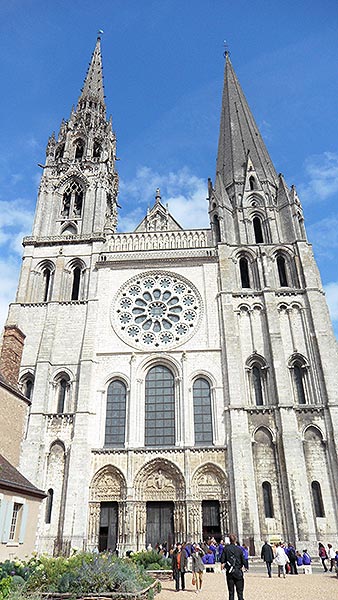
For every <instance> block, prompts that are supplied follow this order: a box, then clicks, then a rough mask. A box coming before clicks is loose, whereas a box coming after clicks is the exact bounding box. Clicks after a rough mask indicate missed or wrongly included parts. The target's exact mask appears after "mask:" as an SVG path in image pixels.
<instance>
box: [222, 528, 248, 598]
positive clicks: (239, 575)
mask: <svg viewBox="0 0 338 600" xmlns="http://www.w3.org/2000/svg"><path fill="white" fill-rule="evenodd" d="M229 539H230V544H227V545H226V546H225V547H224V550H223V552H222V556H221V565H222V569H225V571H226V578H227V586H228V590H229V600H234V598H235V588H236V592H237V598H238V600H243V590H244V575H243V567H244V566H245V563H244V556H243V552H242V550H241V548H240V547H239V546H236V541H237V538H236V536H235V534H234V533H230V535H229Z"/></svg>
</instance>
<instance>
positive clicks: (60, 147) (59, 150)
mask: <svg viewBox="0 0 338 600" xmlns="http://www.w3.org/2000/svg"><path fill="white" fill-rule="evenodd" d="M64 151H65V144H58V145H57V147H56V150H55V160H58V159H59V158H63V153H64Z"/></svg>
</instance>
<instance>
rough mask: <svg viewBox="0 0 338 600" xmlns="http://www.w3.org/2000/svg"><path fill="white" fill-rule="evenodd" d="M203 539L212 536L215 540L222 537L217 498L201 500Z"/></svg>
mask: <svg viewBox="0 0 338 600" xmlns="http://www.w3.org/2000/svg"><path fill="white" fill-rule="evenodd" d="M202 528H203V540H207V539H208V538H210V537H214V538H215V540H216V541H217V542H219V541H220V540H221V538H222V532H221V522H220V517H219V502H218V500H203V502H202Z"/></svg>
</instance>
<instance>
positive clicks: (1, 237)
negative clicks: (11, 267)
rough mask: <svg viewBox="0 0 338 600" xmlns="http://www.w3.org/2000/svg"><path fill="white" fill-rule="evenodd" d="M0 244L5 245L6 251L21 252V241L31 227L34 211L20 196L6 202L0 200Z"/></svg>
mask: <svg viewBox="0 0 338 600" xmlns="http://www.w3.org/2000/svg"><path fill="white" fill-rule="evenodd" d="M0 214H1V221H0V246H4V245H5V246H6V252H7V253H8V252H15V253H18V254H21V252H22V246H21V241H22V238H23V236H24V235H28V234H29V233H30V231H31V229H32V222H33V215H34V213H33V212H32V211H31V210H30V208H29V207H28V206H27V203H26V202H25V201H24V200H22V199H21V198H18V199H16V200H15V201H11V202H8V201H6V200H1V201H0Z"/></svg>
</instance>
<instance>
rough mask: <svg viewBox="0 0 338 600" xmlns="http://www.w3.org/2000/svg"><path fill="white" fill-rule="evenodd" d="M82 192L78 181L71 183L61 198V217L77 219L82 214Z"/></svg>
mask: <svg viewBox="0 0 338 600" xmlns="http://www.w3.org/2000/svg"><path fill="white" fill-rule="evenodd" d="M83 198H84V190H83V187H82V186H81V184H80V183H79V182H78V181H75V180H74V181H71V182H70V183H69V184H68V185H67V187H66V189H65V191H64V193H63V196H62V209H61V215H62V217H65V218H79V217H81V213H82V205H83Z"/></svg>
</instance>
